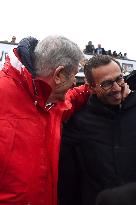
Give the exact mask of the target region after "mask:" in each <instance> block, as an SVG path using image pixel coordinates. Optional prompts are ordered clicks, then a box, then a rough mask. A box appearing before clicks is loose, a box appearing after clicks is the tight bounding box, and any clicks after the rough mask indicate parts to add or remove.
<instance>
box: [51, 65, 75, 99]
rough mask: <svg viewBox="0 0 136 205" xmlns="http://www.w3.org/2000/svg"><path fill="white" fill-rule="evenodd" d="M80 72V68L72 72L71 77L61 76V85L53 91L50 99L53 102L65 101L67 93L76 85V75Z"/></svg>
mask: <svg viewBox="0 0 136 205" xmlns="http://www.w3.org/2000/svg"><path fill="white" fill-rule="evenodd" d="M77 72H78V66H77V67H76V68H75V69H74V70H73V71H72V72H71V74H70V75H65V74H64V75H61V76H60V83H59V84H57V85H56V86H55V88H54V89H53V91H52V93H51V96H50V98H52V101H53V102H58V101H64V100H65V95H66V93H67V91H68V90H69V89H70V88H72V87H73V86H75V85H76V77H75V75H76V74H77Z"/></svg>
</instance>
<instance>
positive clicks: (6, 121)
mask: <svg viewBox="0 0 136 205" xmlns="http://www.w3.org/2000/svg"><path fill="white" fill-rule="evenodd" d="M82 59H83V53H82V52H81V50H80V49H79V47H78V46H77V45H76V44H75V43H73V42H72V41H70V40H69V39H67V38H65V37H63V36H49V37H47V38H45V39H43V40H42V41H38V40H37V39H35V38H33V37H28V38H24V39H22V40H21V41H20V42H19V44H18V46H17V48H15V49H14V52H13V53H12V54H11V55H10V56H9V57H7V59H6V62H5V64H4V67H3V69H2V71H0V101H1V104H0V127H1V131H0V204H1V205H7V204H12V205H57V203H58V197H57V182H58V158H59V147H60V136H61V127H62V125H61V122H62V120H64V119H66V118H68V117H69V116H70V115H71V114H72V113H73V112H74V110H76V109H79V108H80V107H81V106H82V105H83V104H84V102H85V101H86V100H87V96H88V88H87V87H86V86H81V87H79V88H73V89H71V90H70V91H69V92H68V93H67V91H68V89H69V88H71V87H73V85H74V84H75V75H76V73H77V72H78V66H79V62H80V60H82ZM66 93H67V94H66Z"/></svg>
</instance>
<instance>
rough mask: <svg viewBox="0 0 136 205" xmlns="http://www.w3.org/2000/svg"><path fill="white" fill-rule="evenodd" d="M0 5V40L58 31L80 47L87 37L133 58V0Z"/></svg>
mask: <svg viewBox="0 0 136 205" xmlns="http://www.w3.org/2000/svg"><path fill="white" fill-rule="evenodd" d="M0 8H1V11H0V19H1V29H0V30H1V31H0V40H9V41H10V40H11V37H12V36H13V35H15V36H16V37H17V41H20V40H21V38H23V37H26V36H30V35H32V36H34V37H36V38H38V39H42V38H44V37H46V36H48V35H54V34H58V35H64V36H65V37H67V38H70V39H71V40H73V41H75V42H76V43H77V44H78V45H79V46H80V47H81V48H82V49H83V48H84V47H85V44H87V42H88V41H89V40H91V41H92V42H93V44H94V45H95V47H97V44H98V43H101V44H102V46H103V47H105V49H106V50H108V49H111V50H112V51H114V50H117V52H120V51H121V52H122V53H124V52H127V53H128V57H129V58H131V59H136V29H135V19H136V12H135V8H136V6H135V1H134V0H125V1H123V0H120V1H119V0H118V1H117V0H38V1H37V0H35V1H32V0H23V1H19V0H6V1H4V0H3V1H1V2H0Z"/></svg>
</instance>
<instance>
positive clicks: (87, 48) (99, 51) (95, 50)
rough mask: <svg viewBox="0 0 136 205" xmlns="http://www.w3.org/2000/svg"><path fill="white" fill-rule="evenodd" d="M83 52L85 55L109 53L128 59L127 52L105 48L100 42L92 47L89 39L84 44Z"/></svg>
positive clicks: (115, 56)
mask: <svg viewBox="0 0 136 205" xmlns="http://www.w3.org/2000/svg"><path fill="white" fill-rule="evenodd" d="M83 52H84V54H87V55H95V54H102V55H110V56H112V57H114V58H119V59H128V57H127V53H124V54H122V53H121V52H119V53H117V52H116V51H113V52H112V51H111V50H107V51H106V50H105V49H104V48H103V47H102V46H101V44H98V46H97V48H95V47H94V45H93V43H92V41H89V42H88V44H87V45H86V46H85V49H84V51H83Z"/></svg>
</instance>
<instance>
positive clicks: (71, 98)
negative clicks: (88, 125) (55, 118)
mask: <svg viewBox="0 0 136 205" xmlns="http://www.w3.org/2000/svg"><path fill="white" fill-rule="evenodd" d="M90 94H91V91H90V89H89V86H88V84H84V85H81V86H79V87H74V88H73V89H70V90H69V91H68V92H67V94H66V102H70V103H71V105H72V107H71V109H69V110H66V111H64V113H63V117H62V120H63V121H66V120H67V119H69V118H70V117H71V115H72V114H73V113H74V112H75V111H78V110H80V109H81V107H83V106H84V105H85V103H86V102H87V100H88V98H89V96H90Z"/></svg>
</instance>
